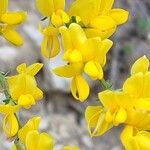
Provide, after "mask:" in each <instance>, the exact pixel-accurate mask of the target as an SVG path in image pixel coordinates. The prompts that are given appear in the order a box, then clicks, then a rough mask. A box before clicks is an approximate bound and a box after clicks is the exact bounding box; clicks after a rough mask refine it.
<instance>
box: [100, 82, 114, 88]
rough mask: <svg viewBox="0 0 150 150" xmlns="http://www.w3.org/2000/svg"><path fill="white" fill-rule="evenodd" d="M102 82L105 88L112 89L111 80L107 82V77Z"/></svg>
mask: <svg viewBox="0 0 150 150" xmlns="http://www.w3.org/2000/svg"><path fill="white" fill-rule="evenodd" d="M100 84H101V85H102V88H103V89H104V90H110V89H112V84H110V83H109V82H107V81H106V80H105V79H102V80H100Z"/></svg>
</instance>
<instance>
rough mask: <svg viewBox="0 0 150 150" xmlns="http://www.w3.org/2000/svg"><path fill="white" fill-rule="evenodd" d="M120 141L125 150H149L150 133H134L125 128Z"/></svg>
mask: <svg viewBox="0 0 150 150" xmlns="http://www.w3.org/2000/svg"><path fill="white" fill-rule="evenodd" d="M121 139H122V142H123V144H124V147H125V149H126V150H149V149H150V144H149V141H150V133H149V132H147V131H135V130H134V129H133V128H132V127H130V126H126V127H125V129H124V130H123V132H122V134H121Z"/></svg>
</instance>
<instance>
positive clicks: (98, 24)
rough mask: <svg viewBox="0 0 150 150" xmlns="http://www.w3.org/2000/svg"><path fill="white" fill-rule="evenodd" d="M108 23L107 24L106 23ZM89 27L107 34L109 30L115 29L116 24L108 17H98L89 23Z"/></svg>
mask: <svg viewBox="0 0 150 150" xmlns="http://www.w3.org/2000/svg"><path fill="white" fill-rule="evenodd" d="M108 22H109V23H108ZM90 25H91V27H93V28H96V29H99V30H101V31H102V32H108V31H109V30H114V29H116V26H117V24H116V22H115V21H114V19H112V18H111V17H110V16H98V17H95V18H94V19H93V20H92V21H91V24H90Z"/></svg>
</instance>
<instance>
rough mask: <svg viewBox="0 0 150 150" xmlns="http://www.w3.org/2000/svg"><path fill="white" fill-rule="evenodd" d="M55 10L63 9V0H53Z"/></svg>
mask: <svg viewBox="0 0 150 150" xmlns="http://www.w3.org/2000/svg"><path fill="white" fill-rule="evenodd" d="M53 3H54V8H55V11H57V10H60V9H61V10H64V9H65V0H53Z"/></svg>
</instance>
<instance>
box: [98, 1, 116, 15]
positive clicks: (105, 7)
mask: <svg viewBox="0 0 150 150" xmlns="http://www.w3.org/2000/svg"><path fill="white" fill-rule="evenodd" d="M113 4H114V0H101V4H100V8H99V13H100V14H107V13H108V12H109V11H110V10H111V8H112V6H113Z"/></svg>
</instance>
